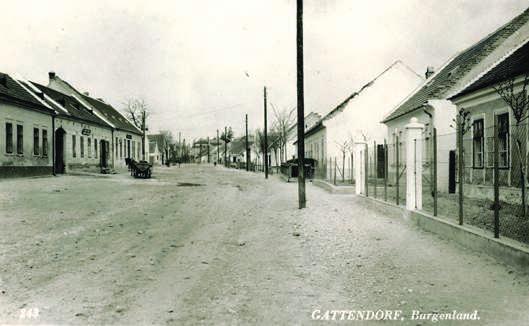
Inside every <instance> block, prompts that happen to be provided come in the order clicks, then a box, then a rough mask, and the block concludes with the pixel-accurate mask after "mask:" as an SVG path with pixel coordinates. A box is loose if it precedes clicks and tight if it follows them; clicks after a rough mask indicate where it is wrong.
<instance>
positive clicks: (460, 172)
mask: <svg viewBox="0 0 529 326" xmlns="http://www.w3.org/2000/svg"><path fill="white" fill-rule="evenodd" d="M457 147H458V159H457V164H458V170H457V175H458V179H459V187H458V189H459V225H463V175H464V169H465V167H464V165H463V121H462V118H461V116H460V115H459V114H458V116H457Z"/></svg>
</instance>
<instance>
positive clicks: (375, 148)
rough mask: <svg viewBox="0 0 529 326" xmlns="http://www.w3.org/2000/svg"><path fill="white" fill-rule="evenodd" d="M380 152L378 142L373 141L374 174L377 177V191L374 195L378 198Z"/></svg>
mask: <svg viewBox="0 0 529 326" xmlns="http://www.w3.org/2000/svg"><path fill="white" fill-rule="evenodd" d="M377 167H378V151H377V142H376V141H373V172H374V177H375V189H374V190H375V191H374V193H373V196H375V198H377V181H378V180H377V179H378V169H377Z"/></svg>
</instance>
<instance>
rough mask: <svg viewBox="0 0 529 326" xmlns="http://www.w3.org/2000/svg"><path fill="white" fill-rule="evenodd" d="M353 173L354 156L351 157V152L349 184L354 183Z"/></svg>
mask: <svg viewBox="0 0 529 326" xmlns="http://www.w3.org/2000/svg"><path fill="white" fill-rule="evenodd" d="M353 171H354V155H353V153H352V152H351V184H353V183H354V174H353Z"/></svg>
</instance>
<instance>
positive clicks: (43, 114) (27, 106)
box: [0, 73, 56, 177]
mask: <svg viewBox="0 0 529 326" xmlns="http://www.w3.org/2000/svg"><path fill="white" fill-rule="evenodd" d="M55 114H56V112H55V111H54V110H53V108H51V107H50V106H49V105H47V104H46V103H45V102H44V101H42V99H41V98H38V97H36V96H35V95H34V94H32V93H31V91H30V90H29V89H28V88H27V86H25V85H24V84H22V83H21V82H20V81H18V80H17V79H16V78H12V77H11V76H9V75H7V74H3V73H0V120H1V124H0V135H2V137H0V148H1V151H0V153H1V154H0V177H13V176H30V175H45V174H50V175H51V174H52V169H53V164H52V162H53V152H52V141H53V134H52V133H53V120H54V117H55Z"/></svg>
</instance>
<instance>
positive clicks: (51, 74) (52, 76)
mask: <svg viewBox="0 0 529 326" xmlns="http://www.w3.org/2000/svg"><path fill="white" fill-rule="evenodd" d="M48 77H49V78H50V79H55V72H53V71H50V72H49V73H48Z"/></svg>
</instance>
